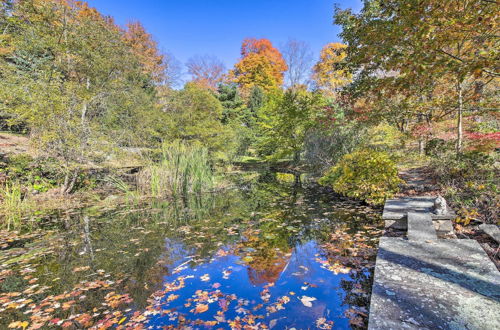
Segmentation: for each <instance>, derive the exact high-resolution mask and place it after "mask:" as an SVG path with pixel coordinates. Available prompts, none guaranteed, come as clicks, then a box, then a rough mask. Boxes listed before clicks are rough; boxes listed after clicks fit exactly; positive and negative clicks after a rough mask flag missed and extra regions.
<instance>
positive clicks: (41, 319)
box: [0, 175, 378, 329]
mask: <svg viewBox="0 0 500 330" xmlns="http://www.w3.org/2000/svg"><path fill="white" fill-rule="evenodd" d="M235 181H236V184H237V185H238V186H240V187H242V188H241V189H234V190H231V191H228V192H224V193H218V194H213V195H203V196H195V197H192V198H190V199H186V200H184V201H180V202H179V203H165V202H157V203H153V204H152V205H148V206H142V209H141V208H132V209H122V210H118V211H117V210H112V211H103V210H95V209H89V210H88V211H87V212H86V213H85V214H83V215H82V216H77V217H64V219H65V221H64V222H63V223H65V225H64V226H63V227H62V228H60V227H57V226H54V230H53V231H52V232H50V233H48V234H44V236H41V237H35V238H32V241H30V242H29V243H28V244H25V246H23V247H19V248H17V247H16V248H9V249H6V250H5V251H2V252H0V262H1V264H2V265H1V268H0V304H1V306H4V307H0V325H1V326H2V327H5V326H7V325H9V324H10V323H11V322H14V321H23V320H26V321H28V322H29V323H30V326H42V327H43V326H47V325H48V324H53V325H57V326H69V325H71V326H75V327H89V326H103V327H111V326H116V325H117V324H120V325H122V326H125V327H132V326H143V327H146V326H152V327H160V326H170V327H180V326H191V327H194V328H197V327H215V328H243V327H256V328H264V327H276V328H284V327H286V326H288V327H296V328H308V327H311V326H317V327H319V328H323V329H327V328H331V327H332V326H333V327H335V328H350V327H364V326H366V312H367V307H368V306H367V304H368V298H369V296H368V291H367V290H369V285H370V281H371V278H372V275H371V272H370V267H371V264H370V263H371V262H373V259H374V254H373V247H374V246H375V245H376V242H377V240H376V237H377V235H378V231H377V230H376V229H374V228H373V226H371V225H370V224H371V223H373V222H374V218H373V217H374V214H375V213H376V210H375V211H374V210H371V209H369V208H367V207H366V206H363V205H360V204H356V203H351V202H347V201H343V200H340V199H339V198H338V197H336V196H333V195H331V194H329V193H327V192H325V191H321V190H318V189H317V188H316V187H312V188H302V187H300V186H297V185H295V184H294V183H293V182H291V183H280V182H277V181H276V180H275V177H273V176H256V175H253V176H250V177H236V178H235ZM375 222H376V221H375ZM16 258H17V259H16ZM22 299H24V300H23V301H21V300H22ZM29 300H31V301H29ZM26 301H29V302H27V303H26ZM13 302H15V304H16V305H15V306H14V305H12V303H13ZM9 303H10V304H11V305H12V306H14V307H12V308H6V306H10V305H9ZM19 306H21V307H19Z"/></svg>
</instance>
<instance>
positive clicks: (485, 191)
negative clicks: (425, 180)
mask: <svg viewBox="0 0 500 330" xmlns="http://www.w3.org/2000/svg"><path fill="white" fill-rule="evenodd" d="M499 159H500V156H499V155H498V154H497V153H482V152H478V151H472V152H471V151H468V152H464V153H462V154H460V155H459V156H457V155H455V154H454V153H449V154H444V155H442V156H441V157H436V158H434V159H433V160H432V162H431V164H430V165H431V167H430V168H431V169H432V171H433V175H434V177H435V178H436V180H437V181H438V182H439V184H440V186H441V187H442V188H443V190H444V191H443V193H444V196H445V198H446V200H447V201H448V202H449V203H450V204H451V205H452V206H453V207H454V208H455V209H457V210H459V211H458V214H459V216H460V219H462V220H463V222H465V223H468V222H469V221H468V220H467V219H469V218H472V217H471V216H470V213H471V212H472V211H473V210H476V211H477V216H476V218H478V219H480V220H481V221H483V222H487V223H500V212H499V208H498V205H499V203H500V194H499V192H500V184H499V182H500V180H498V178H499V177H500V169H499V165H498V164H499Z"/></svg>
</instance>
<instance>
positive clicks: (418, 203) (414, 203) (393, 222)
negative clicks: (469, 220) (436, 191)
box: [382, 196, 456, 230]
mask: <svg viewBox="0 0 500 330" xmlns="http://www.w3.org/2000/svg"><path fill="white" fill-rule="evenodd" d="M435 199H436V197H435V196H424V197H404V198H398V199H388V200H387V201H386V202H385V206H384V212H383V213H382V219H384V220H385V226H386V227H388V228H389V227H390V228H396V229H401V230H404V229H407V228H408V223H407V214H408V212H417V213H430V215H431V218H432V220H433V221H440V220H453V219H455V218H456V214H455V213H454V212H453V210H450V212H449V213H447V214H443V215H438V214H434V213H433V211H434V200H435Z"/></svg>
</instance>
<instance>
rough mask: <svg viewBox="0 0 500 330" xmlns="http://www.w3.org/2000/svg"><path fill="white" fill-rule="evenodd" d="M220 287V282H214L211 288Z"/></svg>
mask: <svg viewBox="0 0 500 330" xmlns="http://www.w3.org/2000/svg"><path fill="white" fill-rule="evenodd" d="M220 287H221V284H220V283H214V284H213V285H212V288H214V289H218V288H220Z"/></svg>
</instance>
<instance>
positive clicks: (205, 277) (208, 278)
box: [200, 274, 210, 282]
mask: <svg viewBox="0 0 500 330" xmlns="http://www.w3.org/2000/svg"><path fill="white" fill-rule="evenodd" d="M200 279H201V280H202V281H203V282H208V281H210V275H208V274H205V275H203V276H200Z"/></svg>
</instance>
